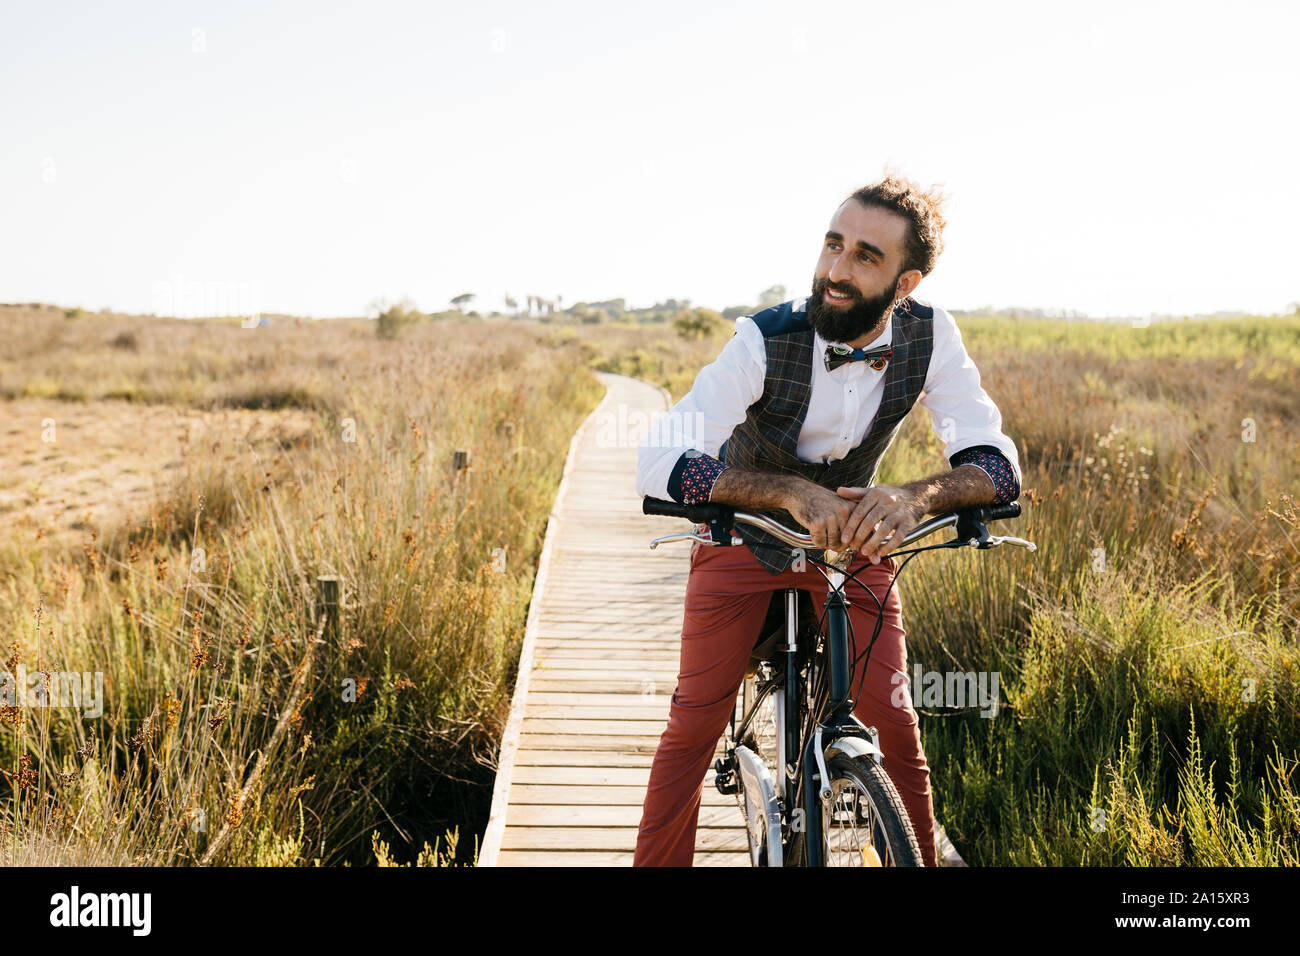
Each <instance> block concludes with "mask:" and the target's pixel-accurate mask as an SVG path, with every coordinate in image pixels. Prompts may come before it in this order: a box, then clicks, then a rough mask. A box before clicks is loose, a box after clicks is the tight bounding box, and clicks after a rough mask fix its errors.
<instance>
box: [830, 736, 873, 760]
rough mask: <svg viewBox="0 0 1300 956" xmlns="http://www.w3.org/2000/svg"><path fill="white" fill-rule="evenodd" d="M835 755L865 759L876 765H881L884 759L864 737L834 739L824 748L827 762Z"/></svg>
mask: <svg viewBox="0 0 1300 956" xmlns="http://www.w3.org/2000/svg"><path fill="white" fill-rule="evenodd" d="M837 753H842V754H845V755H846V756H849V757H867V758H869V759H871V760H874V761H875V762H876V763H882V762H883V761H884V759H885V755H884V754H882V753H881V752H880V748H879V747H878V746H876V745H875V744H874V743H872V742H871V741H870V740H867V739H866V738H864V737H836V738H835V739H834V740H832V741H831V742H830V743H829V744H828V745H827V747H826V759H827V760H828V761H829V760H830V759H831V757H832V756H834V755H835V754H837Z"/></svg>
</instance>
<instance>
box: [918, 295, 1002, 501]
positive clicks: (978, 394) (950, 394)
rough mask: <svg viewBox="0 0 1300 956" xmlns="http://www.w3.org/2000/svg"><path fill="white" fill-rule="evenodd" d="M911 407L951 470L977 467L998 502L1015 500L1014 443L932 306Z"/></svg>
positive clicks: (948, 325)
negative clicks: (919, 412) (923, 371)
mask: <svg viewBox="0 0 1300 956" xmlns="http://www.w3.org/2000/svg"><path fill="white" fill-rule="evenodd" d="M917 403H918V404H920V405H922V406H924V407H925V409H926V410H927V411H928V412H929V414H930V426H931V428H932V429H933V430H934V434H935V435H936V436H938V438H939V440H940V441H941V442H943V455H944V457H945V458H947V459H948V461H949V464H950V465H951V466H952V467H954V468H955V467H957V466H958V465H961V464H972V465H975V466H977V467H979V468H981V469H982V470H983V471H984V472H985V473H986V474H988V475H989V478H990V479H991V480H992V481H993V486H994V489H995V491H996V492H997V498H998V503H1003V501H1004V499H1005V500H1007V501H1010V500H1014V498H1015V497H1018V496H1019V494H1020V485H1021V481H1022V480H1023V476H1022V474H1021V470H1020V455H1019V453H1018V451H1017V449H1016V443H1015V442H1013V441H1012V440H1011V439H1010V438H1009V437H1008V436H1007V435H1006V434H1005V432H1003V430H1002V413H1001V411H999V410H998V407H997V405H996V404H995V403H994V402H993V399H992V398H990V397H989V394H988V392H986V391H985V390H984V387H983V385H982V384H981V382H980V373H979V369H977V368H976V367H975V363H974V362H973V361H972V360H971V357H970V355H969V354H968V353H967V351H966V346H965V344H964V343H963V342H962V338H961V330H960V329H958V328H957V323H956V321H955V320H954V319H953V317H952V316H951V315H950V314H949V313H948V312H947V311H946V310H944V309H941V308H939V307H938V306H935V307H934V346H933V351H932V353H931V356H930V369H929V372H928V373H927V375H926V378H925V386H924V390H923V391H922V393H921V396H920V397H919V398H918V399H917ZM999 458H1000V459H1001V460H1002V461H1001V462H999V461H998V459H999ZM1007 495H1011V497H1009V498H1008V497H1006V496H1007Z"/></svg>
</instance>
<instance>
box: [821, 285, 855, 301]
mask: <svg viewBox="0 0 1300 956" xmlns="http://www.w3.org/2000/svg"><path fill="white" fill-rule="evenodd" d="M822 297H823V298H824V299H826V300H827V301H828V302H838V303H840V304H845V303H849V302H852V301H853V296H851V295H845V294H844V293H842V292H836V291H835V290H834V289H829V288H828V289H826V290H825V291H824V292H823V293H822Z"/></svg>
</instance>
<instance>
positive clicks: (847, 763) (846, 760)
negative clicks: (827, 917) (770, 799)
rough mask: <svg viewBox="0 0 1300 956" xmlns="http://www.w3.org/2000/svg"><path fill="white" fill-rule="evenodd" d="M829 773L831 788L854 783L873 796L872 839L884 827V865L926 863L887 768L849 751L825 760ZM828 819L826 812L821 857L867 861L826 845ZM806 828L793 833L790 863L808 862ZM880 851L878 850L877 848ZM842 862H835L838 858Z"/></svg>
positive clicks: (828, 860) (848, 862) (852, 862)
mask: <svg viewBox="0 0 1300 956" xmlns="http://www.w3.org/2000/svg"><path fill="white" fill-rule="evenodd" d="M826 770H827V773H829V774H830V778H831V789H832V790H836V789H837V788H836V784H837V783H848V784H850V785H852V786H853V787H854V788H855V790H856V791H858V792H859V793H863V794H866V795H867V796H868V797H869V798H870V803H871V806H872V809H873V811H874V817H875V821H876V825H875V826H874V827H872V830H873V834H872V840H871V841H870V842H871V844H872V846H873V847H874V846H875V844H876V843H877V842H878V840H879V836H877V835H876V833H875V832H874V831H876V830H879V831H881V833H880V835H881V836H883V837H884V840H885V841H886V843H887V846H888V853H886V854H885V855H884V856H883V857H882V859H881V864H882V865H883V866H903V867H910V866H924V865H925V860H924V858H923V857H922V856H921V848H920V846H919V845H918V844H917V842H916V833H915V832H914V831H913V829H912V822H911V820H910V818H909V817H908V815H907V808H906V807H904V806H903V799H902V797H900V796H899V794H898V789H897V788H896V787H895V786H894V782H893V781H892V780H890V779H889V775H888V774H887V773H885V768H884V767H882V766H881V765H880V764H878V763H876V762H875V761H874V760H872V759H870V758H868V757H850V756H849V755H848V754H843V753H837V754H835V756H833V757H831V759H830V760H829V761H828V762H827V764H826ZM828 829H829V823H828V821H827V820H826V814H825V812H824V811H823V814H822V859H823V860H824V861H826V862H825V864H824V865H827V866H835V865H849V866H863V865H865V864H864V863H863V862H862V861H861V860H860V859H858V858H856V855H855V854H854V853H852V852H838V853H837V852H834V851H833V850H828V848H827V842H828V840H827V831H828ZM806 837H807V834H806V831H800V832H798V833H796V834H795V835H794V838H793V840H791V844H790V853H789V854H788V856H787V857H786V861H787V862H786V865H787V866H807V865H808V862H807V854H806V848H805V846H804V840H805V839H806ZM877 853H879V850H877ZM837 858H838V859H839V860H841V861H842V862H839V863H837V862H834V861H835V860H836V859H837Z"/></svg>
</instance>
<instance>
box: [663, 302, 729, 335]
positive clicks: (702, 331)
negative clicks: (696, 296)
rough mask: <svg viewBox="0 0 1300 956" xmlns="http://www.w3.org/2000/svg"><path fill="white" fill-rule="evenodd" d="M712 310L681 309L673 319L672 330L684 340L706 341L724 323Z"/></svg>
mask: <svg viewBox="0 0 1300 956" xmlns="http://www.w3.org/2000/svg"><path fill="white" fill-rule="evenodd" d="M725 321H726V320H725V319H723V318H722V316H721V315H719V314H718V313H717V312H714V311H713V310H712V309H683V310H682V311H680V312H678V313H677V316H676V318H674V319H673V328H674V329H676V330H677V334H678V335H680V336H681V337H682V338H684V339H707V338H708V337H709V336H711V335H713V334H714V333H715V332H717V331H718V330H719V329H720V328H722V326H723V324H724V323H725Z"/></svg>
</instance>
